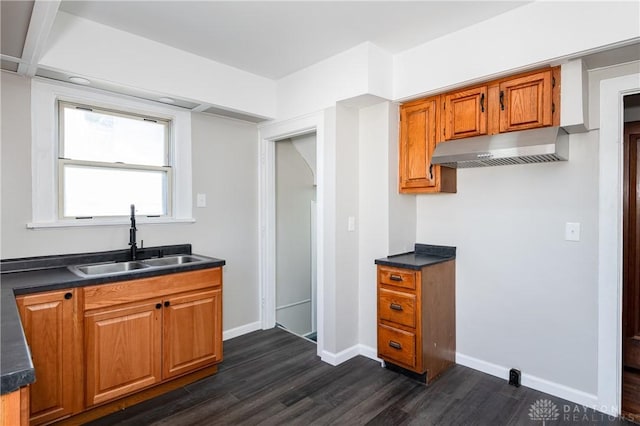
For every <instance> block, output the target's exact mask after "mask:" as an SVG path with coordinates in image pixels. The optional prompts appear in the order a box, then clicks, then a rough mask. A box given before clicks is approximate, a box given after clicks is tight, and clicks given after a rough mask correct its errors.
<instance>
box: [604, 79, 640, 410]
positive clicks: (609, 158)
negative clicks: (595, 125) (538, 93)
mask: <svg viewBox="0 0 640 426" xmlns="http://www.w3.org/2000/svg"><path fill="white" fill-rule="evenodd" d="M636 93H640V76H639V75H638V74H632V75H628V76H624V77H618V78H612V79H608V80H603V81H602V82H601V83H600V140H599V179H598V182H599V189H598V191H599V194H598V195H599V197H598V198H599V201H598V214H599V215H598V216H599V219H598V407H595V408H596V409H597V410H599V411H602V412H606V413H608V414H612V415H619V414H620V412H621V405H622V404H621V403H622V284H623V283H622V223H623V222H622V210H623V204H622V203H623V199H622V197H623V192H622V191H623V167H622V164H623V154H624V150H623V141H624V103H623V98H624V96H627V95H633V94H636Z"/></svg>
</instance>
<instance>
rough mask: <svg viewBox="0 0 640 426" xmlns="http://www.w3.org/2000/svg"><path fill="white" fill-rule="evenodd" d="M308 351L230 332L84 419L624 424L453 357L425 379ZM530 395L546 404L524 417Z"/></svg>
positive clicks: (279, 334)
mask: <svg viewBox="0 0 640 426" xmlns="http://www.w3.org/2000/svg"><path fill="white" fill-rule="evenodd" d="M315 352H316V346H315V344H314V343H312V342H309V341H307V340H304V339H302V338H300V337H297V336H294V335H292V334H290V333H288V332H286V331H283V330H280V329H277V328H275V329H272V330H266V331H257V332H254V333H251V334H248V335H245V336H241V337H237V338H235V339H231V340H228V341H226V342H224V362H223V363H222V364H221V365H220V369H219V372H218V374H216V375H214V376H211V377H208V378H205V379H203V380H200V381H199V382H196V383H192V384H190V385H188V386H185V387H184V388H180V389H177V390H175V391H173V392H171V393H168V394H165V395H163V396H160V397H158V398H155V399H152V400H149V401H146V402H143V403H141V404H138V405H135V406H133V407H130V408H128V409H126V410H123V411H120V412H118V413H114V414H112V415H109V416H107V417H103V418H101V419H99V420H96V421H94V422H92V423H90V424H91V425H95V426H99V425H116V424H117V425H157V426H160V425H170V426H176V425H235V424H242V425H257V424H260V425H309V424H317V425H325V424H335V425H363V424H367V425H492V426H494V425H528V426H532V425H542V424H543V421H542V420H545V424H546V425H549V426H551V425H553V426H556V425H576V424H594V425H595V424H598V425H601V424H607V425H632V423H629V422H626V421H623V420H620V419H611V418H609V417H608V416H606V415H604V414H602V413H598V412H595V411H593V410H590V409H585V408H583V407H582V406H579V405H576V404H574V403H570V402H568V401H565V400H562V399H559V398H556V397H553V396H550V395H547V394H544V393H541V392H538V391H535V390H532V389H528V388H525V387H520V388H515V387H513V386H509V385H508V384H507V381H506V380H501V379H498V378H496V377H493V376H489V375H487V374H484V373H480V372H478V371H475V370H472V369H469V368H466V367H463V366H459V365H457V366H455V367H454V368H452V369H450V370H449V371H447V372H446V373H444V374H443V375H442V376H441V377H440V378H439V379H438V380H437V381H435V382H434V383H433V384H431V385H429V386H428V387H427V386H424V385H421V384H419V383H417V382H415V381H413V380H412V379H410V378H408V377H405V376H403V375H401V374H398V373H395V372H392V371H390V370H387V369H385V368H381V366H380V363H378V362H375V361H373V360H370V359H368V358H364V357H361V356H358V357H356V358H353V359H351V360H349V361H347V362H345V363H343V364H341V365H339V366H337V367H333V366H330V365H328V364H326V363H323V362H321V361H320V360H319V358H318V357H317V356H316V354H315ZM547 401H548V402H547ZM536 403H537V404H542V403H547V405H546V407H542V408H543V409H542V411H539V413H541V414H539V415H538V417H536V418H534V419H532V418H531V417H530V409H531V408H532V405H533V404H536ZM554 408H555V410H554ZM545 409H546V411H545ZM556 410H557V411H556ZM555 413H557V414H558V415H557V417H556V416H555Z"/></svg>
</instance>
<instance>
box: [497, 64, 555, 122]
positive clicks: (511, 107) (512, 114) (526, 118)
mask: <svg viewBox="0 0 640 426" xmlns="http://www.w3.org/2000/svg"><path fill="white" fill-rule="evenodd" d="M499 96H500V97H499V103H500V132H510V131H513V130H526V129H533V128H537V127H545V126H551V125H552V123H553V108H554V106H553V99H552V76H551V69H549V70H547V71H541V72H539V73H536V74H531V75H526V76H523V77H518V78H513V79H510V80H505V81H503V82H501V83H500V95H499Z"/></svg>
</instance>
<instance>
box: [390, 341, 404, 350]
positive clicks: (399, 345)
mask: <svg viewBox="0 0 640 426" xmlns="http://www.w3.org/2000/svg"><path fill="white" fill-rule="evenodd" d="M389 346H391V347H392V348H393V349H402V345H401V344H400V343H398V342H394V341H393V340H389Z"/></svg>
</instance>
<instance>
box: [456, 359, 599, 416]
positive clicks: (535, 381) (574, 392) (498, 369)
mask: <svg viewBox="0 0 640 426" xmlns="http://www.w3.org/2000/svg"><path fill="white" fill-rule="evenodd" d="M456 363H457V364H460V365H464V366H465V367H469V368H473V369H474V370H478V371H482V372H483V373H487V374H490V375H492V376H496V377H499V378H501V379H504V380H509V370H510V369H509V368H508V367H503V366H501V365H497V364H493V363H490V362H487V361H483V360H481V359H478V358H473V357H470V356H468V355H464V354H461V353H459V352H456ZM521 379H522V386H526V387H528V388H531V389H535V390H538V391H540V392H544V393H548V394H549V395H553V396H557V397H558V398H562V399H566V400H567V401H571V402H575V403H576V404H580V405H584V406H585V407H589V408H594V409H596V410H598V407H597V404H598V397H597V396H596V395H592V394H590V393H587V392H583V391H581V390H578V389H574V388H570V387H568V386H565V385H561V384H559V383H555V382H551V381H549V380H546V379H541V378H540V377H537V376H533V375H530V374H526V373H523V374H522V378H521ZM598 411H599V410H598Z"/></svg>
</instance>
